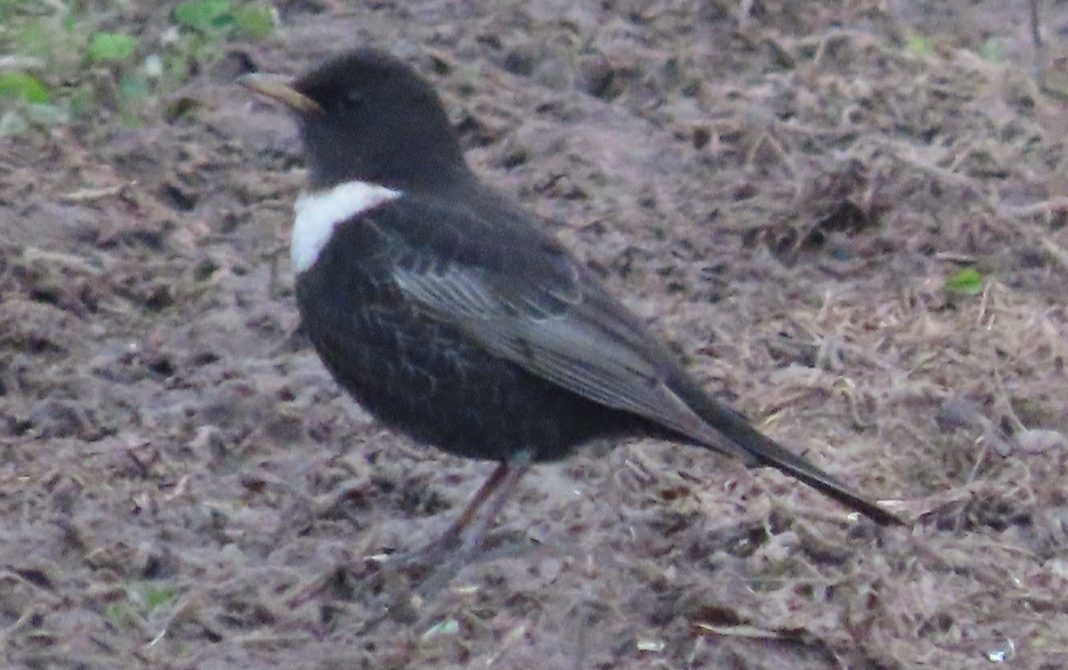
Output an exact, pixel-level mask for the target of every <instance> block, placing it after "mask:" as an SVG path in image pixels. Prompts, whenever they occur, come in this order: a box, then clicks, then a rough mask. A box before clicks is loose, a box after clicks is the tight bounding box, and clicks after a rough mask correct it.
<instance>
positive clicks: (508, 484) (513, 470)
mask: <svg viewBox="0 0 1068 670" xmlns="http://www.w3.org/2000/svg"><path fill="white" fill-rule="evenodd" d="M502 468H503V469H504V472H503V473H502V475H501V477H500V481H498V482H496V483H495V484H494V487H493V488H494V489H497V491H496V494H497V495H496V497H495V498H494V499H493V501H492V502H491V503H490V506H489V511H488V512H487V513H486V514H484V515H483V516H482V520H481V521H480V522H479V524H478V525H477V526H475V527H474V529H472V530H471V532H469V533H468V534H467V537H466V538H465V539H464V542H463V544H462V545H461V547H460V554H461V555H471V554H473V553H474V552H475V551H476V550H477V549H478V547H479V545H480V544H481V543H482V537H483V536H484V535H485V534H486V531H487V530H489V527H490V526H492V525H493V522H494V521H496V520H497V517H498V516H500V514H501V510H502V509H504V505H505V503H506V502H508V499H509V498H511V497H512V493H513V492H514V491H515V488H516V485H517V484H518V483H519V480H520V479H522V478H523V475H525V474H526V472H527V470H529V469H530V459H529V458H524V459H522V460H517V461H512V463H511V465H509V464H508V463H507V462H504V463H501V465H500V466H498V468H497V470H494V472H493V475H491V477H493V476H494V475H496V474H497V472H498V471H499V470H501V469H502ZM487 483H489V482H487ZM482 488H483V489H484V488H486V487H485V486H483V487H482ZM481 492H482V490H481V489H480V490H479V493H481ZM486 497H487V498H488V497H489V493H487V494H486ZM483 502H484V501H483ZM480 504H481V503H480ZM464 512H465V513H466V512H467V510H464ZM472 516H473V513H472ZM467 524H470V519H468V520H467ZM454 525H455V524H454ZM449 530H452V528H451V527H450V529H449ZM461 530H462V529H461ZM446 532H448V531H446Z"/></svg>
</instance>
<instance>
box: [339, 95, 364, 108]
mask: <svg viewBox="0 0 1068 670" xmlns="http://www.w3.org/2000/svg"><path fill="white" fill-rule="evenodd" d="M341 102H342V104H343V105H345V107H346V108H348V109H356V108H357V107H359V106H360V105H362V104H363V95H362V94H361V93H360V92H359V91H346V92H345V96H344V97H343V98H342V100H341Z"/></svg>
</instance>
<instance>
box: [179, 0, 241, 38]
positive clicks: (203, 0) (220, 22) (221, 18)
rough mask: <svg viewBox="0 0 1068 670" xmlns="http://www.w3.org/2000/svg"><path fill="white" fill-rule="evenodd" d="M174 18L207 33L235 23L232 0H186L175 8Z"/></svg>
mask: <svg viewBox="0 0 1068 670" xmlns="http://www.w3.org/2000/svg"><path fill="white" fill-rule="evenodd" d="M174 18H175V20H176V21H178V23H180V24H182V25H184V26H186V27H189V28H193V29H194V30H199V31H200V32H205V33H206V32H211V31H214V30H221V29H224V28H228V27H230V26H232V25H233V23H234V16H233V14H232V13H231V12H230V0H185V2H182V3H179V4H178V6H177V7H175V8H174Z"/></svg>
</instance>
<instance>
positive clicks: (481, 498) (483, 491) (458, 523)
mask: <svg viewBox="0 0 1068 670" xmlns="http://www.w3.org/2000/svg"><path fill="white" fill-rule="evenodd" d="M508 475H509V468H508V461H501V462H500V463H499V464H498V465H497V467H496V468H495V469H494V470H493V472H492V473H490V476H489V477H488V478H487V479H486V481H485V482H484V483H483V484H482V486H480V487H479V489H478V491H476V492H475V495H473V496H472V497H471V500H470V502H468V503H467V507H465V508H464V511H462V512H460V516H458V517H456V519H455V520H454V521H453V522H452V524H450V525H449V527H448V528H447V529H445V532H444V533H442V534H441V537H440V538H438V540H437V541H436V542H435V544H439V545H441V546H443V547H455V546H456V545H457V544H458V543H459V541H460V538H461V537H462V536H463V533H464V530H466V529H467V527H468V526H469V525H471V521H473V520H474V518H475V515H477V514H478V510H479V509H480V508H481V507H482V505H484V504H485V503H486V500H487V499H489V498H490V496H492V495H493V492H494V491H496V490H497V488H498V487H500V485H501V483H502V482H504V480H505V479H507V478H508Z"/></svg>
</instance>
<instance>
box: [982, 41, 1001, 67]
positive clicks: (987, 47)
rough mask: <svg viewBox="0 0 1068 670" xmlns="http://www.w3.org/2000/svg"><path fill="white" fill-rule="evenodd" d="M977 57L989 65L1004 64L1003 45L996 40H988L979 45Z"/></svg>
mask: <svg viewBox="0 0 1068 670" xmlns="http://www.w3.org/2000/svg"><path fill="white" fill-rule="evenodd" d="M979 55H980V56H982V57H983V59H985V60H988V61H990V62H991V63H1004V62H1005V44H1004V43H1003V42H1002V41H1001V40H999V39H996V38H993V37H991V38H989V39H988V40H986V41H985V42H983V43H982V44H980V45H979Z"/></svg>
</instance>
